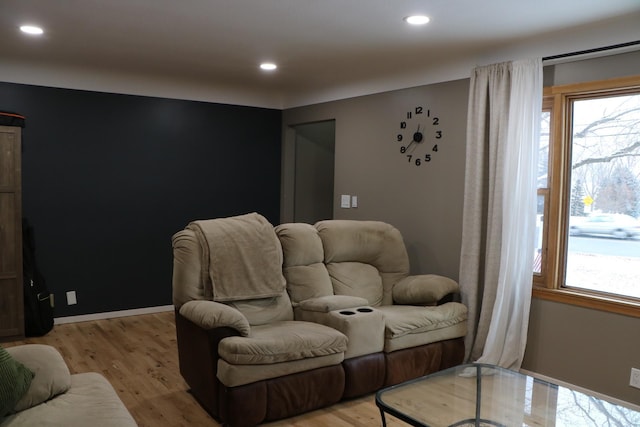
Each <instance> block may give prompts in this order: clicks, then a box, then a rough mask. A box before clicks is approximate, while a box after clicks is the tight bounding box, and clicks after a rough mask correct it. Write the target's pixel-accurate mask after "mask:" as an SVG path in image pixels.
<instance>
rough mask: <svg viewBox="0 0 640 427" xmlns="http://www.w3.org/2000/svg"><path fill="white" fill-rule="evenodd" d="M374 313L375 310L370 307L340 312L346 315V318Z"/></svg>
mask: <svg viewBox="0 0 640 427" xmlns="http://www.w3.org/2000/svg"><path fill="white" fill-rule="evenodd" d="M353 310H355V311H353ZM372 312H373V308H369V307H360V308H355V309H352V310H342V311H340V314H342V315H344V316H353V315H354V314H358V313H372Z"/></svg>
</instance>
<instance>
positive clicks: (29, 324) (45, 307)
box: [22, 218, 53, 337]
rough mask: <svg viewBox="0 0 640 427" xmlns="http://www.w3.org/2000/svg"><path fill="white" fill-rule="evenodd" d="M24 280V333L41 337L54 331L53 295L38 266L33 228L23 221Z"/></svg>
mask: <svg viewBox="0 0 640 427" xmlns="http://www.w3.org/2000/svg"><path fill="white" fill-rule="evenodd" d="M22 265H23V269H22V274H23V277H22V280H23V282H22V283H23V287H24V332H25V335H26V336H28V337H40V336H42V335H46V334H47V332H49V331H50V330H51V329H53V307H51V294H50V293H49V290H48V289H47V285H46V283H45V280H44V277H43V276H42V274H41V273H40V270H38V266H37V264H36V246H35V239H34V237H33V227H31V226H30V225H29V223H28V222H27V220H26V219H25V218H23V220H22Z"/></svg>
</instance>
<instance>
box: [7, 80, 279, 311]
mask: <svg viewBox="0 0 640 427" xmlns="http://www.w3.org/2000/svg"><path fill="white" fill-rule="evenodd" d="M0 110H8V111H14V112H18V113H20V114H23V115H25V116H26V117H27V120H26V128H25V129H24V130H23V157H22V171H23V173H22V176H23V216H25V217H26V218H28V220H29V222H30V223H31V224H32V225H33V226H34V230H35V239H36V247H37V253H36V255H37V259H38V262H39V265H40V268H41V270H42V272H43V274H44V275H45V277H46V280H47V284H48V286H49V288H50V290H51V291H52V292H53V293H54V295H55V301H56V303H55V316H56V317H61V316H69V315H79V314H89V313H99V312H106V311H115V310H125V309H132V308H143V307H153V306H159V305H168V304H171V274H172V253H171V236H172V235H173V233H175V232H176V231H178V230H180V229H182V228H184V226H185V225H186V224H187V223H188V222H189V221H191V220H194V219H206V218H214V217H221V216H229V215H236V214H242V213H247V212H253V211H255V212H259V213H261V214H263V215H264V216H266V217H267V219H269V220H270V221H271V222H272V223H273V224H276V223H277V221H278V220H279V217H280V212H279V209H280V207H279V206H280V145H281V138H280V133H281V131H280V129H281V128H280V126H281V111H280V110H273V109H264V108H253V107H242V106H233V105H224V104H214V103H205V102H195V101H183V100H173V99H163V98H153V97H143V96H132V95H118V94H111V93H100V92H90V91H80V90H69V89H56V88H49V87H41V86H30V85H20V84H13V83H1V82H0ZM70 290H75V291H76V293H77V299H78V304H77V305H71V306H67V302H66V295H65V294H66V292H67V291H70Z"/></svg>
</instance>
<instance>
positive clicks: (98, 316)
mask: <svg viewBox="0 0 640 427" xmlns="http://www.w3.org/2000/svg"><path fill="white" fill-rule="evenodd" d="M165 311H173V306H172V305H161V306H157V307H145V308H134V309H131V310H120V311H108V312H105V313H94V314H83V315H80V316H66V317H56V318H54V319H53V324H54V325H62V324H63V323H76V322H87V321H89V320H103V319H113V318H116V317H126V316H138V315H141V314H152V313H161V312H165Z"/></svg>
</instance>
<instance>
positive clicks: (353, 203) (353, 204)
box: [351, 196, 358, 208]
mask: <svg viewBox="0 0 640 427" xmlns="http://www.w3.org/2000/svg"><path fill="white" fill-rule="evenodd" d="M351 207H352V208H357V207H358V196H351Z"/></svg>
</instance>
